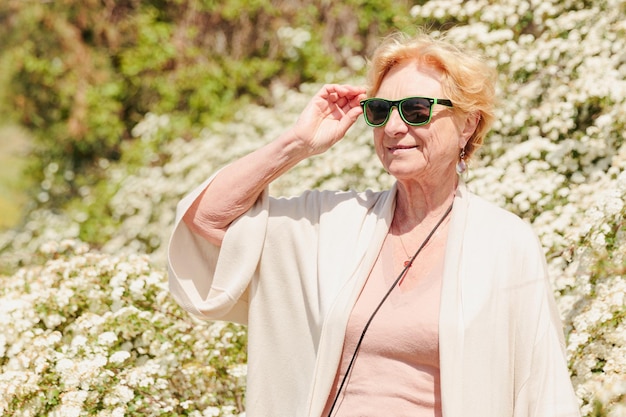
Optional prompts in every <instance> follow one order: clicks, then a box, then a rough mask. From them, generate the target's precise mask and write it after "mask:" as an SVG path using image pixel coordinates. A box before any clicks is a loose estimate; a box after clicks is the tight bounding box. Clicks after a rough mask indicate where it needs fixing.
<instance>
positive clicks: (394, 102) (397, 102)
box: [360, 96, 454, 127]
mask: <svg viewBox="0 0 626 417" xmlns="http://www.w3.org/2000/svg"><path fill="white" fill-rule="evenodd" d="M413 99H423V100H427V101H428V103H429V107H428V119H426V120H425V121H423V122H410V121H408V120H407V119H406V117H405V116H404V112H403V111H402V104H403V103H404V102H405V101H407V100H413ZM373 101H383V102H385V103H387V104H388V105H389V110H387V117H385V120H384V121H383V122H381V123H372V122H370V120H369V119H368V118H367V106H368V104H369V103H371V102H373ZM360 104H361V107H362V108H363V118H364V119H365V123H367V125H368V126H371V127H381V126H384V125H385V124H386V123H387V122H388V121H389V117H390V116H391V111H392V110H393V108H394V107H396V108H397V109H398V113H400V117H401V118H402V120H403V121H404V123H406V124H407V125H409V126H423V125H425V124H428V123H430V120H431V119H432V117H433V105H435V104H441V105H442V106H446V107H454V106H453V104H452V102H451V101H450V100H448V99H445V98H433V97H420V96H413V97H406V98H403V99H401V100H386V99H384V98H378V97H373V98H368V99H367V100H363V101H361V103H360Z"/></svg>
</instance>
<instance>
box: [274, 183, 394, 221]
mask: <svg viewBox="0 0 626 417" xmlns="http://www.w3.org/2000/svg"><path fill="white" fill-rule="evenodd" d="M394 195H395V193H394V189H392V190H385V191H373V190H365V191H355V190H349V191H331V190H307V191H305V192H303V193H302V194H300V195H299V196H294V197H278V198H271V199H270V208H271V211H272V214H273V215H298V214H300V215H303V216H305V217H311V216H314V217H319V216H322V215H324V214H331V213H335V212H337V213H346V212H348V213H350V212H351V213H355V214H356V213H358V212H362V213H368V212H370V211H372V210H373V209H376V208H377V207H382V206H383V205H384V204H385V203H386V202H388V201H389V199H390V198H392V197H393V196H394Z"/></svg>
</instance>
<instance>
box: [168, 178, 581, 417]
mask: <svg viewBox="0 0 626 417" xmlns="http://www.w3.org/2000/svg"><path fill="white" fill-rule="evenodd" d="M210 181H211V178H209V179H208V180H207V181H205V182H204V183H203V184H201V185H200V186H199V187H198V188H197V189H195V190H194V191H193V192H191V193H190V194H189V195H187V196H186V197H185V198H184V199H183V200H182V201H181V202H180V203H179V206H178V210H177V217H176V226H175V229H174V232H173V235H172V238H171V241H170V247H169V272H170V274H169V283H170V291H171V293H172V295H173V296H174V298H175V299H176V301H177V302H178V303H180V305H181V306H182V307H183V308H185V309H186V310H187V311H189V312H190V313H192V314H194V315H196V316H199V317H201V318H205V319H211V320H228V321H235V322H239V323H244V324H247V325H248V344H249V349H248V380H247V394H246V415H247V416H248V417H320V414H321V412H322V410H323V408H324V405H325V404H326V400H327V397H328V393H329V391H330V388H331V385H332V383H333V379H334V376H335V373H336V371H337V367H338V365H339V361H340V357H341V353H342V347H343V339H344V334H345V328H346V324H347V321H348V317H349V315H350V312H351V309H352V306H353V305H354V303H355V301H356V298H357V296H358V294H359V291H360V289H361V288H362V286H363V285H364V282H365V280H366V278H367V276H368V274H369V271H370V269H371V268H372V266H373V264H374V261H375V259H376V256H377V254H378V252H379V251H380V248H381V246H382V244H383V240H384V239H385V236H386V234H387V232H388V229H389V226H390V224H391V220H392V217H393V212H394V207H395V194H396V187H393V188H392V189H391V190H389V191H385V192H372V191H366V192H362V193H356V192H329V191H309V192H306V193H304V194H303V195H301V196H300V197H297V198H290V199H287V198H281V199H275V198H271V197H269V196H268V193H267V191H266V192H264V193H263V194H262V195H261V196H260V197H259V199H258V201H257V202H256V204H255V205H254V206H253V207H252V208H251V209H250V210H249V212H248V213H246V214H245V215H243V216H241V217H240V218H239V219H238V220H236V221H235V222H234V223H233V224H232V225H231V226H230V227H229V229H228V231H227V233H226V235H225V237H224V240H223V243H222V246H221V248H217V247H215V246H213V245H211V244H210V243H208V242H207V241H205V240H204V239H202V238H200V237H198V236H197V235H194V234H193V233H192V232H191V231H190V230H189V229H188V228H187V226H186V225H185V223H184V222H182V221H181V218H182V215H183V214H184V213H185V212H186V210H188V208H189V206H190V205H191V203H192V202H193V201H194V199H195V198H197V196H198V195H199V194H200V192H201V191H202V190H203V189H204V188H205V187H206V186H207V184H208V183H209V182H210ZM449 230H450V231H449V235H448V243H447V247H446V254H445V259H446V260H445V266H444V273H443V284H442V294H441V311H440V324H439V328H440V335H439V339H440V367H441V368H440V372H441V396H442V408H443V417H508V416H510V417H522V416H524V417H531V416H532V417H565V416H567V417H574V416H579V408H578V402H577V399H576V397H575V396H574V393H573V389H572V386H571V383H570V379H569V373H568V369H567V365H566V361H565V353H564V352H565V349H564V340H563V333H562V327H561V323H560V319H559V317H558V312H557V310H556V307H555V303H554V299H553V295H552V291H551V289H550V285H549V282H548V279H547V275H546V267H545V259H544V255H543V252H542V249H541V246H540V244H539V242H538V240H537V238H536V236H535V234H534V233H533V231H532V229H531V227H530V226H529V225H528V224H527V223H525V222H523V221H522V220H521V219H519V218H518V217H516V216H514V215H513V214H511V213H509V212H507V211H505V210H502V209H500V208H498V207H496V206H495V205H492V204H490V203H488V202H486V201H485V200H483V199H481V198H479V197H477V196H475V195H473V194H471V193H470V192H468V190H467V189H466V187H465V186H464V185H463V184H461V185H460V186H459V188H458V190H457V193H456V196H455V199H454V208H453V210H452V214H451V219H450V228H449ZM324 417H325V416H324Z"/></svg>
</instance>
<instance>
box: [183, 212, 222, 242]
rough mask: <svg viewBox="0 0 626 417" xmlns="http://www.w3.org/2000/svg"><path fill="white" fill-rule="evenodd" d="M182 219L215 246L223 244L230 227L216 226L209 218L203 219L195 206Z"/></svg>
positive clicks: (194, 231)
mask: <svg viewBox="0 0 626 417" xmlns="http://www.w3.org/2000/svg"><path fill="white" fill-rule="evenodd" d="M182 220H183V222H184V223H185V225H187V227H188V228H189V229H190V230H191V231H192V232H193V233H195V234H197V235H199V236H200V237H202V238H203V239H205V240H207V241H208V242H209V243H211V244H213V245H215V246H218V247H219V246H221V245H222V241H223V240H224V235H225V234H226V230H228V227H224V228H221V227H216V226H214V225H213V224H212V223H211V222H210V221H209V220H208V219H203V218H202V216H201V215H200V214H199V213H198V211H197V209H196V210H194V208H193V207H192V208H191V209H190V210H188V211H187V212H186V213H185V215H184V216H183V219H182Z"/></svg>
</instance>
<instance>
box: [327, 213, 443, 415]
mask: <svg viewBox="0 0 626 417" xmlns="http://www.w3.org/2000/svg"><path fill="white" fill-rule="evenodd" d="M451 211H452V204H450V207H448V209H447V210H446V212H445V213H444V214H443V216H442V217H441V219H439V221H438V222H437V224H436V225H435V227H433V230H431V231H430V233H429V234H428V236H426V239H424V241H423V242H422V244H421V245H420V247H419V248H417V250H416V251H415V254H414V255H413V256H411V258H410V259H409V260H408V261H407V262H405V263H404V268H403V269H402V272H400V275H398V277H397V278H396V279H395V281H394V282H393V284H391V287H389V290H388V291H387V293H386V294H385V296H384V297H383V298H382V300H380V303H378V306H377V307H376V308H375V309H374V312H373V313H372V315H371V316H370V318H369V319H368V320H367V323H366V324H365V327H363V331H362V332H361V336H360V337H359V341H358V342H357V344H356V347H355V348H354V353H352V357H351V358H350V363H349V364H348V368H346V373H345V374H344V376H343V378H342V380H341V384H340V385H339V389H338V390H337V394H335V398H334V400H333V404H332V406H331V407H330V411H329V412H328V417H331V415H332V413H333V411H334V409H335V406H336V405H337V400H338V399H339V394H341V391H342V390H343V387H344V385H345V383H346V381H347V379H348V375H350V371H351V370H352V365H354V362H355V360H356V356H357V354H358V353H359V349H360V348H361V343H362V342H363V339H364V338H365V332H367V329H368V328H369V327H370V324H371V323H372V320H373V319H374V316H375V315H376V313H378V310H380V308H381V307H382V306H383V303H384V302H385V301H386V300H387V298H389V295H391V292H392V291H393V289H394V288H395V287H396V286H397V285H398V282H400V281H401V280H402V278H404V276H405V275H406V273H407V271H408V270H409V268H410V267H411V266H412V265H413V261H414V260H415V258H417V255H419V254H420V252H421V251H422V249H424V246H426V244H427V243H428V241H429V240H430V239H431V238H432V237H433V235H434V234H435V232H436V231H437V229H438V228H439V226H441V223H443V221H444V220H445V219H446V217H448V214H450V212H451Z"/></svg>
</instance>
